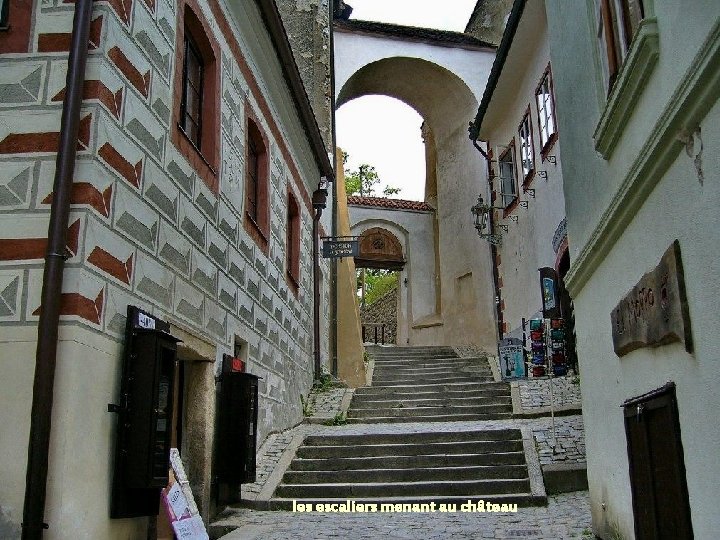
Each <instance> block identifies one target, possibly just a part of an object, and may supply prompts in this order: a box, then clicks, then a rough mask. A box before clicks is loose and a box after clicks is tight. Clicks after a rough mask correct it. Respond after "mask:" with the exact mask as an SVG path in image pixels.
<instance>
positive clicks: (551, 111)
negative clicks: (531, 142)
mask: <svg viewBox="0 0 720 540" xmlns="http://www.w3.org/2000/svg"><path fill="white" fill-rule="evenodd" d="M535 102H536V104H537V111H538V131H539V132H540V150H541V152H543V153H544V152H545V151H546V150H547V149H548V147H549V146H550V144H552V142H553V141H554V135H555V134H556V133H557V129H556V127H555V100H554V98H553V93H552V76H551V74H550V66H549V65H548V67H547V69H546V70H545V73H543V76H542V79H540V84H538V87H537V89H536V90H535Z"/></svg>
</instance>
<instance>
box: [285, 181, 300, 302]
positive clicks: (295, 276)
mask: <svg viewBox="0 0 720 540" xmlns="http://www.w3.org/2000/svg"><path fill="white" fill-rule="evenodd" d="M287 194H288V202H287V228H286V236H285V264H286V272H285V276H286V277H287V280H288V285H289V286H290V289H291V290H292V291H293V293H294V294H295V295H296V296H297V293H298V289H299V287H300V231H301V227H300V225H301V221H300V204H299V203H298V201H297V198H296V197H295V195H294V193H293V192H292V189H291V188H290V186H288V192H287Z"/></svg>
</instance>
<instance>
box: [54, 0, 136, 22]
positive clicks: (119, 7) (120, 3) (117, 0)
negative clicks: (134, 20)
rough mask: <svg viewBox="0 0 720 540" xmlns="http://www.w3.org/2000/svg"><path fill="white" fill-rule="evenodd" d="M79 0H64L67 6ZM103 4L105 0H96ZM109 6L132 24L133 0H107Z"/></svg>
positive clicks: (122, 18)
mask: <svg viewBox="0 0 720 540" xmlns="http://www.w3.org/2000/svg"><path fill="white" fill-rule="evenodd" d="M76 1H77V0H63V3H65V4H74V3H75V2H76ZM95 1H96V2H102V1H103V0H95ZM106 1H107V3H108V5H109V6H110V7H111V8H113V10H114V11H115V13H117V14H118V17H120V19H121V20H122V21H123V22H124V23H125V24H128V23H129V22H130V14H131V13H132V5H133V0H106Z"/></svg>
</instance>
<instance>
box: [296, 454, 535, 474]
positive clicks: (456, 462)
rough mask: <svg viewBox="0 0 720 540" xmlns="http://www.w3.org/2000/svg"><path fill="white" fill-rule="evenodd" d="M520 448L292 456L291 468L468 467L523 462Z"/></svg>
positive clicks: (346, 469) (313, 469) (523, 457)
mask: <svg viewBox="0 0 720 540" xmlns="http://www.w3.org/2000/svg"><path fill="white" fill-rule="evenodd" d="M524 464H525V454H523V452H521V451H518V452H494V453H491V454H449V455H448V454H438V455H433V456H371V457H347V458H338V457H332V458H310V459H307V458H295V459H293V460H292V462H291V463H290V468H289V469H290V470H293V471H349V470H358V469H366V470H367V469H379V468H382V467H387V468H389V469H414V468H416V467H446V468H447V467H470V466H481V465H487V466H489V465H498V466H503V465H524Z"/></svg>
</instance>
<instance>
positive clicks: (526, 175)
mask: <svg viewBox="0 0 720 540" xmlns="http://www.w3.org/2000/svg"><path fill="white" fill-rule="evenodd" d="M526 121H527V131H526V134H527V141H525V140H524V138H523V125H524V124H525V122H526ZM533 139H534V137H533V125H532V115H531V114H530V105H528V107H527V110H526V111H525V114H524V115H523V117H522V120H520V124H519V125H518V143H519V144H518V150H519V151H520V169H521V170H522V173H523V187H526V186H528V185H530V183H531V182H532V180H533V178H534V177H535V141H534V140H533ZM524 149H527V153H528V156H529V157H530V160H531V161H532V163H531V164H530V165H531V166H530V168H529V169H528V171H527V172H525V166H524V164H523V150H524Z"/></svg>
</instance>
